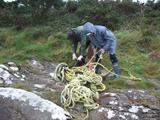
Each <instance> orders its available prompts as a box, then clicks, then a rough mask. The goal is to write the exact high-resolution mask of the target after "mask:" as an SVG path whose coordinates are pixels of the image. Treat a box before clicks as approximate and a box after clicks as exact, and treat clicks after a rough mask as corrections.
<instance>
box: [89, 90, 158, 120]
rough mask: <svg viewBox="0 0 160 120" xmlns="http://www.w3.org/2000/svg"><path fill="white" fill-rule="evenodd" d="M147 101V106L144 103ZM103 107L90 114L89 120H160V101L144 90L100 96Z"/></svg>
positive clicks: (124, 91)
mask: <svg viewBox="0 0 160 120" xmlns="http://www.w3.org/2000/svg"><path fill="white" fill-rule="evenodd" d="M144 101H145V102H146V101H147V105H145V104H144V103H143V102H144ZM98 102H99V104H100V106H101V107H99V108H98V109H96V110H93V111H91V112H90V117H89V120H103V119H105V120H158V119H159V118H160V107H159V106H160V102H159V100H158V99H157V98H156V97H154V96H151V95H149V94H147V92H146V91H143V90H123V91H119V92H114V93H112V92H110V93H102V94H100V98H99V100H98Z"/></svg>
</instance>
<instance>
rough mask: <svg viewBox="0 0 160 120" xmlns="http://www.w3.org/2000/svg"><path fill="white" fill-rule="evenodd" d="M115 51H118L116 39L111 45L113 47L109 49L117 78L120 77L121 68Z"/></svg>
mask: <svg viewBox="0 0 160 120" xmlns="http://www.w3.org/2000/svg"><path fill="white" fill-rule="evenodd" d="M115 51H116V40H114V42H113V43H112V45H111V48H110V50H109V56H110V60H111V63H112V67H113V71H114V73H115V74H116V75H115V78H119V75H120V69H119V64H118V59H117V57H116V54H115Z"/></svg>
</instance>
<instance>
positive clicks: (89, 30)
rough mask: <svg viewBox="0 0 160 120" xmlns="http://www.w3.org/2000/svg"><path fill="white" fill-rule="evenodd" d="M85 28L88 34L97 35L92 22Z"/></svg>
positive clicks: (85, 25)
mask: <svg viewBox="0 0 160 120" xmlns="http://www.w3.org/2000/svg"><path fill="white" fill-rule="evenodd" d="M83 27H84V30H85V31H86V32H87V33H94V34H96V29H95V27H94V25H93V24H92V23H90V22H87V23H85V24H84V25H83Z"/></svg>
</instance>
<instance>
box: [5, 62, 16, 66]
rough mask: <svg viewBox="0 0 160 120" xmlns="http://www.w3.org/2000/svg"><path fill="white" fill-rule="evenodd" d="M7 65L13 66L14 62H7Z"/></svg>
mask: <svg viewBox="0 0 160 120" xmlns="http://www.w3.org/2000/svg"><path fill="white" fill-rule="evenodd" d="M7 64H8V65H15V63H14V62H8V63H7Z"/></svg>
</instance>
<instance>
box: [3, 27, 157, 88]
mask: <svg viewBox="0 0 160 120" xmlns="http://www.w3.org/2000/svg"><path fill="white" fill-rule="evenodd" d="M54 29H55V28H51V27H49V26H37V27H30V28H25V29H24V30H21V31H16V30H15V29H14V28H0V63H4V62H7V61H15V62H16V63H23V62H24V61H25V60H26V59H30V58H34V59H38V60H47V61H54V62H66V63H68V64H69V65H73V64H74V61H72V57H71V54H72V53H71V46H70V43H69V41H68V40H67V38H66V33H63V32H57V31H56V30H54ZM65 30H66V29H65ZM147 30H148V29H145V30H141V29H137V30H119V31H115V35H116V38H117V41H118V45H117V57H118V60H119V63H120V67H121V68H123V69H127V70H128V71H130V72H131V73H132V74H133V75H135V76H137V77H141V78H155V79H159V78H160V74H159V73H160V67H159V66H160V62H159V60H152V59H150V57H149V53H150V52H152V51H153V50H157V51H160V47H159V46H160V35H159V34H157V33H156V32H155V33H154V34H148V32H149V30H150V29H149V30H148V31H147ZM151 32H152V31H151ZM146 41H147V42H148V44H145V43H146ZM147 45H148V46H147ZM102 64H104V65H105V66H107V67H108V68H111V62H110V60H109V56H108V55H105V56H104V58H103V60H102ZM123 74H126V73H125V72H123ZM126 75H127V74H126ZM107 84H110V85H113V87H118V86H121V87H122V88H123V87H125V86H129V85H128V84H127V83H126V81H123V80H120V81H113V82H112V81H110V82H109V83H107ZM129 87H140V88H144V89H146V88H150V87H152V85H150V83H148V81H145V80H144V81H142V82H137V83H136V84H135V85H134V86H129Z"/></svg>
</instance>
